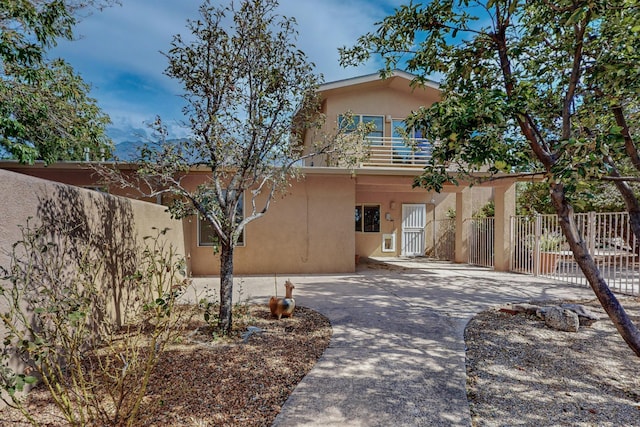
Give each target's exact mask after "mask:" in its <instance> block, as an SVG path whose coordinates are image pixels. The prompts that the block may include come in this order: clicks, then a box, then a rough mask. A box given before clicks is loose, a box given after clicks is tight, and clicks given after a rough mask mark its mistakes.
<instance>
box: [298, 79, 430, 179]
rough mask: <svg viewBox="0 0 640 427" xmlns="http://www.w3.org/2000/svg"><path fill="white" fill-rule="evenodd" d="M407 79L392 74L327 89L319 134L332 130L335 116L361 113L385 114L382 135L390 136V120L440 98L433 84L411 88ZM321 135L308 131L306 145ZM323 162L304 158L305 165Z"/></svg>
mask: <svg viewBox="0 0 640 427" xmlns="http://www.w3.org/2000/svg"><path fill="white" fill-rule="evenodd" d="M409 83H410V81H409V80H407V79H405V78H401V77H392V78H390V79H388V80H377V81H372V82H369V83H366V84H357V85H354V86H344V87H340V88H336V89H331V90H327V91H324V92H322V93H321V95H322V99H323V104H322V112H323V113H324V114H325V115H326V122H325V125H324V128H323V132H322V133H321V134H320V135H331V134H333V133H335V130H336V129H337V126H338V116H339V115H341V114H345V113H346V112H352V113H353V114H362V115H374V116H384V117H385V120H384V136H385V137H391V123H389V122H387V117H391V118H392V119H405V118H407V116H409V114H411V112H412V111H415V110H417V109H419V108H420V107H423V106H426V107H428V106H430V105H431V104H433V103H434V102H436V101H438V100H439V99H440V92H439V91H438V90H437V89H434V88H432V87H424V88H416V89H413V88H411V87H410V85H409ZM320 135H318V134H316V133H313V132H308V133H307V135H306V137H305V144H306V145H307V146H309V145H310V144H311V142H312V140H314V139H315V138H318V137H320ZM311 163H313V165H314V166H324V165H326V161H325V158H324V157H322V156H320V157H313V158H310V159H308V160H307V162H306V165H308V166H310V165H311Z"/></svg>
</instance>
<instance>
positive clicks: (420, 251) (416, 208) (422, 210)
mask: <svg viewBox="0 0 640 427" xmlns="http://www.w3.org/2000/svg"><path fill="white" fill-rule="evenodd" d="M426 225H427V207H426V205H424V204H411V205H409V204H403V205H402V255H404V256H424V253H425V227H426Z"/></svg>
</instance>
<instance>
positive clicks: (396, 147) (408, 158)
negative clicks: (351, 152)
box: [360, 137, 431, 168]
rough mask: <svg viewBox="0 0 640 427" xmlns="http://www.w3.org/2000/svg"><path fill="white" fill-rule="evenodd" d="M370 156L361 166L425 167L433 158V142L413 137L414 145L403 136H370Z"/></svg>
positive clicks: (368, 139)
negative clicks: (409, 144) (407, 143)
mask: <svg viewBox="0 0 640 427" xmlns="http://www.w3.org/2000/svg"><path fill="white" fill-rule="evenodd" d="M367 141H368V142H369V156H368V158H367V159H365V160H364V161H362V162H361V163H360V166H361V167H415V168H423V167H424V166H425V165H426V164H427V162H428V161H429V159H431V144H430V143H429V142H428V141H427V140H425V139H413V140H411V141H410V143H411V144H412V146H408V145H406V144H405V140H404V139H403V138H389V137H368V138H367Z"/></svg>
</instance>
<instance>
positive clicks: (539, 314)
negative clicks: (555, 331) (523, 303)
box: [536, 305, 553, 320]
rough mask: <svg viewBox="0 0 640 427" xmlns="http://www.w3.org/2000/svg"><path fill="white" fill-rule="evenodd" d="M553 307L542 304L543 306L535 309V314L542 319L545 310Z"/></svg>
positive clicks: (545, 312)
mask: <svg viewBox="0 0 640 427" xmlns="http://www.w3.org/2000/svg"><path fill="white" fill-rule="evenodd" d="M551 308H553V306H549V305H547V306H544V307H538V309H537V310H536V316H538V319H542V320H544V318H545V317H546V315H547V311H549V309H551Z"/></svg>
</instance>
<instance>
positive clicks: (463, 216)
mask: <svg viewBox="0 0 640 427" xmlns="http://www.w3.org/2000/svg"><path fill="white" fill-rule="evenodd" d="M471 204H472V199H471V189H470V188H464V189H462V190H461V191H459V192H458V193H456V247H455V253H456V257H455V261H456V262H458V263H466V262H468V261H469V221H468V219H469V218H471V209H472V206H471Z"/></svg>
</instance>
